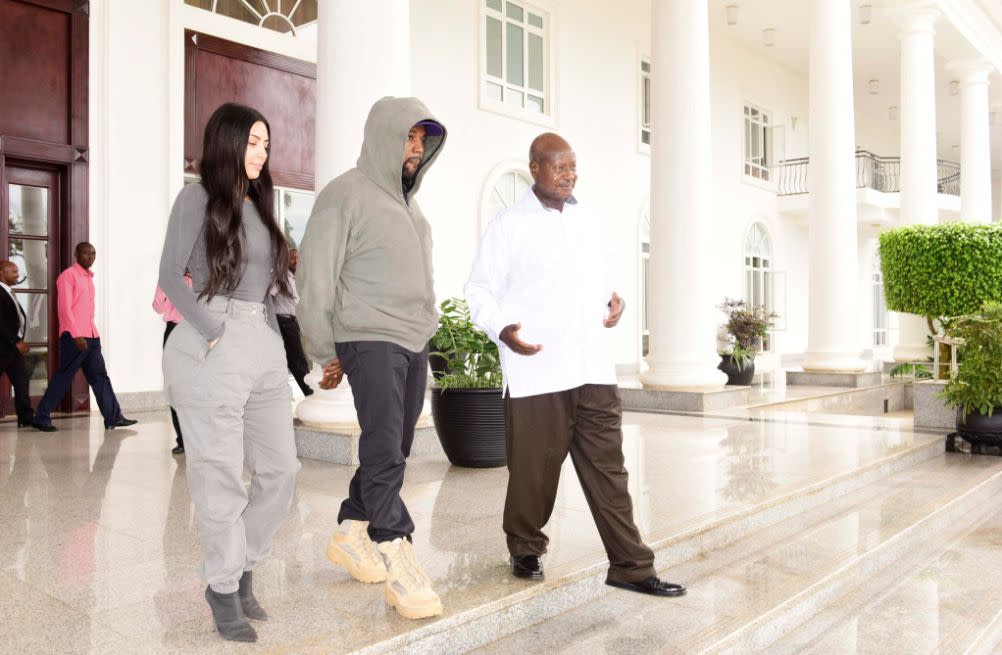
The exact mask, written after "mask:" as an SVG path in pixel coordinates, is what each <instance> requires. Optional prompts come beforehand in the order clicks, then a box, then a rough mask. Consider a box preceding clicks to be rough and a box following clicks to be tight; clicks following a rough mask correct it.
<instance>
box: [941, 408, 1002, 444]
mask: <svg viewBox="0 0 1002 655" xmlns="http://www.w3.org/2000/svg"><path fill="white" fill-rule="evenodd" d="M954 434H959V435H960V436H961V437H962V438H963V439H964V441H966V442H968V443H969V444H971V452H972V453H974V454H975V455H980V454H987V453H985V449H988V448H999V449H1000V450H999V451H998V452H999V454H1002V407H996V408H995V410H994V411H992V413H991V415H985V414H979V413H977V412H973V413H970V414H968V415H967V418H966V419H965V418H964V411H963V409H961V408H959V407H958V408H957V432H956V433H954ZM954 434H951V435H949V437H947V450H948V451H950V450H956V449H957V448H956V447H955V446H954V441H953V440H952V439H951V438H952V437H954ZM951 446H954V447H953V448H951Z"/></svg>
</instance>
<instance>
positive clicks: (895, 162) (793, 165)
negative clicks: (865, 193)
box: [773, 150, 960, 196]
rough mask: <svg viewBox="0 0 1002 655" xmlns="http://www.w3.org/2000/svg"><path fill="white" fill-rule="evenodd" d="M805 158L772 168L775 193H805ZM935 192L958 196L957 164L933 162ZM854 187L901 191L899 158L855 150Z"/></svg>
mask: <svg viewBox="0 0 1002 655" xmlns="http://www.w3.org/2000/svg"><path fill="white" fill-rule="evenodd" d="M810 164H811V160H810V158H809V157H799V158H797V159H786V160H784V161H782V162H780V163H779V165H778V166H776V167H775V168H773V177H774V179H775V180H776V195H780V196H795V195H799V194H803V193H807V192H808V191H809V190H810V189H809V187H808V177H809V176H808V173H809V171H810ZM936 168H937V173H936V191H937V193H945V194H948V195H952V196H959V195H960V165H959V164H957V163H956V162H952V161H946V160H943V159H940V160H938V161H937V167H936ZM856 188H857V189H873V190H874V191H880V192H882V193H899V192H900V191H901V158H900V157H880V156H878V155H875V154H873V153H872V152H869V151H868V150H857V151H856Z"/></svg>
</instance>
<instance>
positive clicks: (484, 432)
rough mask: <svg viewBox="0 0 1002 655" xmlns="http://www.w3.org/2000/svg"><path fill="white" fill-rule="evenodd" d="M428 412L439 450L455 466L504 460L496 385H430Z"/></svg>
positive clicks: (501, 463)
mask: <svg viewBox="0 0 1002 655" xmlns="http://www.w3.org/2000/svg"><path fill="white" fill-rule="evenodd" d="M431 416H432V418H433V419H434V420H435V431H436V432H438V440H439V441H440V442H441V444H442V450H444V451H445V456H446V457H448V458H449V461H450V462H452V463H453V464H455V465H456V466H465V467H468V468H491V467H495V466H504V465H505V464H507V463H508V458H507V455H506V454H505V436H504V399H503V398H502V397H501V390H500V389H439V388H438V387H432V390H431Z"/></svg>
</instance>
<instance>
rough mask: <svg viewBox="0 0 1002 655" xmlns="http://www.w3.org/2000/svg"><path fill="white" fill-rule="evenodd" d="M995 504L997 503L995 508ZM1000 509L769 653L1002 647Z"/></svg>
mask: <svg viewBox="0 0 1002 655" xmlns="http://www.w3.org/2000/svg"><path fill="white" fill-rule="evenodd" d="M996 506H997V505H996ZM1000 547H1002V511H999V512H995V513H994V514H993V515H992V516H990V517H988V518H987V519H985V520H984V521H983V522H981V523H979V524H977V525H976V526H974V528H973V529H972V530H970V531H969V532H967V533H966V534H961V535H960V536H959V537H958V538H957V539H955V540H954V541H953V542H952V543H950V544H949V545H947V547H946V548H944V549H941V550H938V551H936V552H935V553H934V554H933V555H932V556H931V557H922V555H923V554H924V552H925V551H927V550H928V549H918V552H916V553H915V554H914V555H913V557H911V559H912V560H915V561H918V564H917V565H915V566H913V567H911V569H910V570H902V568H900V567H896V568H895V570H886V571H884V572H882V573H881V574H880V575H877V576H874V577H873V578H871V579H870V580H867V581H866V582H865V583H864V584H862V585H859V586H858V587H856V588H854V589H852V590H851V591H850V592H849V593H847V594H845V595H844V596H843V597H842V598H840V599H839V600H838V601H837V602H835V603H833V604H832V605H831V606H829V607H827V608H825V609H823V610H822V611H821V612H819V613H818V614H817V615H815V616H814V617H813V618H812V619H811V620H810V621H808V622H807V623H805V624H804V625H802V626H801V627H800V628H798V629H797V630H795V631H794V632H793V633H791V634H789V635H786V636H785V637H784V638H782V639H781V640H779V641H778V642H777V643H775V644H773V645H772V647H770V653H776V654H777V655H785V654H787V653H789V654H792V653H804V654H805V655H829V654H832V653H845V654H847V655H848V654H850V653H852V654H855V655H868V654H874V655H875V654H878V653H894V654H897V653H958V654H963V655H982V654H983V655H988V654H990V653H993V652H1002V644H1000V642H1002V562H1000V561H999V559H998V551H999V548H1000Z"/></svg>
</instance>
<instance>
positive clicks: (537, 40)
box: [480, 0, 550, 115]
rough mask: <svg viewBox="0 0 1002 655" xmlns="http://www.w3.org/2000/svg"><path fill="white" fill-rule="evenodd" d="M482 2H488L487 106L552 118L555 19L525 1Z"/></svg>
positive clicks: (484, 83) (485, 16)
mask: <svg viewBox="0 0 1002 655" xmlns="http://www.w3.org/2000/svg"><path fill="white" fill-rule="evenodd" d="M480 1H481V2H482V3H484V4H483V5H482V7H483V29H484V33H483V41H484V47H483V51H484V60H483V68H482V72H483V79H482V81H481V99H482V102H484V103H488V104H495V105H499V106H502V107H505V108H509V109H513V110H515V111H524V112H528V113H532V114H544V115H548V114H549V113H550V97H549V92H548V84H549V80H548V77H549V75H548V72H547V66H548V65H549V64H548V62H549V54H548V48H549V38H548V34H549V17H548V16H547V15H546V14H545V13H544V12H542V11H539V10H537V9H535V8H533V7H532V6H531V5H528V4H525V3H523V2H511V1H510V0H480Z"/></svg>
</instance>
